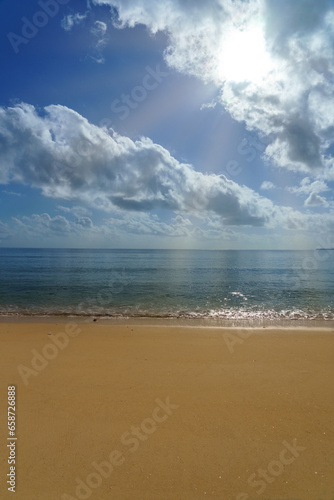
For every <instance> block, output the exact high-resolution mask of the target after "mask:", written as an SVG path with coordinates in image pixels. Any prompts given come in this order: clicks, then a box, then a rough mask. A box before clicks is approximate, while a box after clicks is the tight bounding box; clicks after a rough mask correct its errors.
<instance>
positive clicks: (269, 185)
mask: <svg viewBox="0 0 334 500" xmlns="http://www.w3.org/2000/svg"><path fill="white" fill-rule="evenodd" d="M260 189H263V190H265V191H269V190H270V189H275V184H273V183H272V182H271V181H264V182H262V184H261V187H260Z"/></svg>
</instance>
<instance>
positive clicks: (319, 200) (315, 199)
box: [304, 193, 328, 207]
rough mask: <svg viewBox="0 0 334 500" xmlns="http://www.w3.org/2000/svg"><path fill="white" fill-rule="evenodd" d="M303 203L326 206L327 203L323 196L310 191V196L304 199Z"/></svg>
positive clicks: (310, 205) (311, 205)
mask: <svg viewBox="0 0 334 500" xmlns="http://www.w3.org/2000/svg"><path fill="white" fill-rule="evenodd" d="M304 205H305V206H306V207H317V206H327V205H328V203H327V201H326V199H325V198H324V197H323V196H319V195H318V194H316V193H311V194H310V196H309V197H308V198H307V199H306V200H305V202H304Z"/></svg>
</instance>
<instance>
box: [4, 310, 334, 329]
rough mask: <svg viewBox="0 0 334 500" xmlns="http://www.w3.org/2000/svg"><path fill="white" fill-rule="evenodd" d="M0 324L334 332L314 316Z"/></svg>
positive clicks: (52, 319) (67, 318)
mask: <svg viewBox="0 0 334 500" xmlns="http://www.w3.org/2000/svg"><path fill="white" fill-rule="evenodd" d="M3 323H18V324H20V323H48V324H50V323H61V324H63V323H76V324H78V325H83V324H88V325H89V324H94V323H96V324H100V325H114V326H122V325H131V326H136V325H138V326H157V327H171V328H173V327H187V328H218V329H219V328H220V329H236V328H237V329H243V328H246V329H261V328H262V329H268V330H270V329H279V330H287V329H288V330H303V329H305V330H319V329H321V330H329V331H331V332H333V333H334V320H317V319H314V320H313V319H271V320H269V319H267V318H263V319H259V318H258V319H213V318H161V317H134V316H132V317H131V316H130V317H122V318H119V317H105V316H103V317H99V316H95V315H87V316H76V315H63V314H60V315H50V316H49V315H36V316H35V315H28V314H27V315H24V314H9V315H6V314H0V325H1V324H3Z"/></svg>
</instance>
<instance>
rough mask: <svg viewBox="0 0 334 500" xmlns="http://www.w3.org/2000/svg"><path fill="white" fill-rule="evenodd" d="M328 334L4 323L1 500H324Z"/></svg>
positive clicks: (331, 492) (328, 499)
mask: <svg viewBox="0 0 334 500" xmlns="http://www.w3.org/2000/svg"><path fill="white" fill-rule="evenodd" d="M65 329H66V331H67V333H66V334H64V332H65ZM57 333H61V335H58V336H57V335H56V334H57ZM249 333H251V335H250V336H248V334H249ZM333 333H334V332H333V331H330V330H328V331H326V330H318V331H315V330H300V329H298V330H286V329H285V330H284V329H281V330H275V329H268V328H267V329H265V330H260V329H259V330H249V331H248V334H247V332H246V331H245V330H242V331H239V330H233V329H219V328H186V327H161V326H159V327H156V326H143V325H141V326H130V325H121V326H110V325H102V324H99V323H91V324H89V325H88V324H82V325H79V327H75V326H74V327H72V328H71V327H69V325H67V324H65V323H57V324H56V323H52V324H51V323H43V322H41V323H32V322H22V323H1V324H0V346H1V387H2V389H1V398H0V430H1V431H0V436H1V438H0V444H1V452H0V459H1V460H0V464H1V469H0V478H1V481H0V489H1V491H0V498H1V499H6V498H15V499H16V500H39V499H41V500H54V499H58V500H69V499H71V500H73V499H81V498H82V499H84V498H91V499H92V500H107V499H116V500H123V499H124V500H125V499H128V500H137V499H138V500H144V499H147V500H159V499H182V500H188V499H189V500H194V499H198V498H211V497H213V498H217V499H222V500H230V499H231V500H246V499H248V500H250V499H270V500H274V499H275V500H276V499H286V500H287V499H301V500H308V499H310V500H320V499H321V500H332V499H333V498H334V432H333V422H334V396H333V383H334V363H333V361H334V335H333ZM68 334H70V335H72V336H69V335H68ZM241 335H243V337H244V338H242V336H241ZM246 337H247V338H246ZM56 343H58V347H56ZM60 346H61V347H62V348H60ZM232 351H233V352H232ZM41 355H43V357H44V361H43V359H42V358H41V357H40V356H41ZM36 356H37V357H36ZM46 356H47V357H48V358H49V359H46V358H45V357H46ZM7 385H15V386H16V393H17V404H16V412H17V441H16V445H15V452H16V493H15V495H14V496H13V493H11V492H8V491H7V487H8V486H9V485H6V474H7V473H8V472H9V465H8V463H7V457H8V454H9V448H7V447H6V444H7V443H8V441H7V399H6V391H7ZM79 485H80V487H79Z"/></svg>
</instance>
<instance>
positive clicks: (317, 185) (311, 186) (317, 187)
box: [286, 177, 330, 194]
mask: <svg viewBox="0 0 334 500" xmlns="http://www.w3.org/2000/svg"><path fill="white" fill-rule="evenodd" d="M286 189H287V191H290V193H295V194H312V193H316V194H318V193H324V192H325V191H330V189H329V187H328V185H327V184H326V182H324V181H320V180H318V181H314V182H311V180H310V178H309V177H304V179H303V180H302V181H301V183H300V186H299V187H289V188H286Z"/></svg>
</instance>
